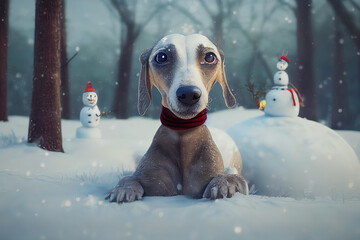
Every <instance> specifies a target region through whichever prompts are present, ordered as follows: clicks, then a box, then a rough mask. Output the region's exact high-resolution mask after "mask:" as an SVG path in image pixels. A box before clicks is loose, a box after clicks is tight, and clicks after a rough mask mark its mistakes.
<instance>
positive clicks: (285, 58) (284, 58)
mask: <svg viewBox="0 0 360 240" xmlns="http://www.w3.org/2000/svg"><path fill="white" fill-rule="evenodd" d="M280 59H282V60H284V61H287V62H288V63H289V62H290V59H288V58H287V57H285V56H284V55H282V56H281V57H280Z"/></svg>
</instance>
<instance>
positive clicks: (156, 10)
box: [134, 6, 161, 37]
mask: <svg viewBox="0 0 360 240" xmlns="http://www.w3.org/2000/svg"><path fill="white" fill-rule="evenodd" d="M160 10H161V8H160V7H158V6H155V7H154V10H153V11H152V12H151V13H150V14H149V16H148V17H147V19H145V20H144V21H143V22H142V23H138V24H137V25H136V27H135V31H134V32H135V33H134V35H135V37H137V36H138V35H139V34H140V32H141V31H142V30H143V29H144V27H145V26H146V25H147V24H148V23H149V22H150V21H151V20H152V19H153V18H154V17H155V16H156V15H157V14H158V13H159V12H160Z"/></svg>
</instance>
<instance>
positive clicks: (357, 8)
mask: <svg viewBox="0 0 360 240" xmlns="http://www.w3.org/2000/svg"><path fill="white" fill-rule="evenodd" d="M350 2H351V4H352V5H353V7H354V8H356V10H358V11H360V5H359V4H358V3H356V2H355V1H354V0H350Z"/></svg>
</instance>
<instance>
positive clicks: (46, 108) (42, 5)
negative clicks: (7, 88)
mask: <svg viewBox="0 0 360 240" xmlns="http://www.w3.org/2000/svg"><path fill="white" fill-rule="evenodd" d="M60 11H61V0H52V1H48V0H36V16H35V46H34V78H33V93H32V102H31V113H30V121H29V135H28V142H30V143H36V144H37V145H38V146H39V147H41V148H43V149H46V150H49V151H57V152H63V151H64V150H63V147H62V136H61V110H60V109H61V104H60Z"/></svg>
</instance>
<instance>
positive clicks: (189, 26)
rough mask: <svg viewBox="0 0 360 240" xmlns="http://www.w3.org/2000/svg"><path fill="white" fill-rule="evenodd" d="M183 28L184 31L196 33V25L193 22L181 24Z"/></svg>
mask: <svg viewBox="0 0 360 240" xmlns="http://www.w3.org/2000/svg"><path fill="white" fill-rule="evenodd" d="M181 29H182V31H183V33H194V32H195V30H194V26H193V25H192V24H187V23H185V24H184V25H182V26H181Z"/></svg>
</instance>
